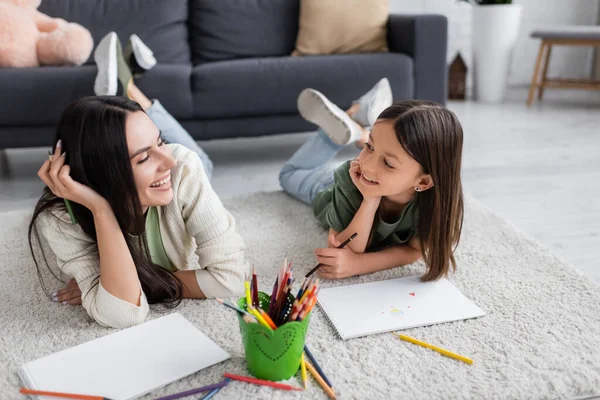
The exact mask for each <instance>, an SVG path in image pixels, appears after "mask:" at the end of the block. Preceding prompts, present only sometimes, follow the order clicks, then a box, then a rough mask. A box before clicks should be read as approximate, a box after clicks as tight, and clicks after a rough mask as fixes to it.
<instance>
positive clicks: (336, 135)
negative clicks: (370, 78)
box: [298, 89, 351, 145]
mask: <svg viewBox="0 0 600 400" xmlns="http://www.w3.org/2000/svg"><path fill="white" fill-rule="evenodd" d="M332 106H333V107H335V108H337V107H336V106H334V105H333V103H331V102H330V101H329V100H327V98H325V96H323V95H322V94H321V93H319V92H318V91H316V90H314V89H304V90H303V91H302V92H300V95H299V96H298V111H299V112H300V115H301V116H302V117H303V118H304V119H305V120H307V121H309V122H312V123H313V124H315V125H317V126H319V127H321V129H323V131H324V132H325V133H326V134H327V136H329V138H330V139H331V140H332V141H333V142H334V143H337V144H339V145H345V144H348V141H349V140H350V136H351V132H350V128H349V127H348V125H347V124H346V122H344V120H343V119H342V117H341V116H339V115H337V113H336V112H334V111H332V110H335V108H333V107H332ZM342 112H343V111H342Z"/></svg>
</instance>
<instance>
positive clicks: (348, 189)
mask: <svg viewBox="0 0 600 400" xmlns="http://www.w3.org/2000/svg"><path fill="white" fill-rule="evenodd" d="M350 162H351V161H348V162H345V163H344V164H342V165H341V166H340V167H339V168H338V169H337V170H336V171H335V172H334V184H333V186H331V187H330V188H328V189H325V190H323V191H322V192H320V193H319V194H317V196H316V197H315V198H314V200H313V202H312V207H313V213H314V215H315V217H316V218H317V220H318V221H319V222H320V223H321V224H322V225H323V226H325V227H327V228H332V229H333V230H335V231H337V232H341V231H343V230H344V229H346V227H347V226H348V225H350V222H352V219H353V218H354V215H356V212H357V211H358V209H359V207H360V205H361V203H362V200H363V196H362V194H361V193H360V191H359V190H358V188H357V187H356V185H354V182H352V178H351V177H350V173H349V170H350ZM417 211H418V210H417V204H416V201H415V200H414V199H413V200H411V201H410V202H409V203H408V204H407V205H406V207H404V209H403V210H402V213H401V214H400V215H399V216H398V217H397V218H396V219H395V220H394V221H387V222H386V221H384V220H383V219H381V217H379V215H377V217H376V220H375V221H374V222H373V233H372V240H371V242H370V244H369V248H368V249H367V250H377V249H381V248H384V247H388V246H393V245H395V244H402V243H406V242H407V241H408V240H409V239H410V238H411V237H412V236H413V235H415V234H416V227H417V221H418V212H417Z"/></svg>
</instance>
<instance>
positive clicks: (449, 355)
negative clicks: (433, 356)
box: [392, 332, 473, 365]
mask: <svg viewBox="0 0 600 400" xmlns="http://www.w3.org/2000/svg"><path fill="white" fill-rule="evenodd" d="M392 334H393V335H394V336H398V337H399V338H400V339H402V340H406V341H407V342H410V343H413V344H417V345H419V346H423V347H425V348H428V349H431V350H433V351H437V352H438V353H440V354H443V355H445V356H447V357H450V358H454V359H455V360H459V361H462V362H465V363H467V364H469V365H472V364H473V360H471V359H470V358H467V357H464V356H461V355H458V354H456V353H452V352H450V351H448V350H444V349H442V348H439V347H436V346H433V345H431V344H429V343H425V342H422V341H420V340H417V339H415V338H412V337H410V336H406V335H401V334H398V333H394V332H392Z"/></svg>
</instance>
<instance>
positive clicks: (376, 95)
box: [352, 78, 394, 127]
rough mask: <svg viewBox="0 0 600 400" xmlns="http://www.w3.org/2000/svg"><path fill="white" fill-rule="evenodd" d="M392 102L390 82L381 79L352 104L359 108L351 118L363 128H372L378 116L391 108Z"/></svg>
mask: <svg viewBox="0 0 600 400" xmlns="http://www.w3.org/2000/svg"><path fill="white" fill-rule="evenodd" d="M393 101H394V98H393V96H392V88H391V86H390V81H389V80H388V79H387V78H383V79H381V80H380V81H379V82H377V83H376V84H375V86H373V87H372V88H371V90H369V91H368V92H367V93H365V94H363V95H362V96H361V97H360V99H358V100H356V101H354V102H353V103H358V104H360V108H359V109H358V111H357V112H356V114H354V115H353V116H352V118H353V119H354V120H355V121H356V122H358V123H359V124H360V125H362V126H364V127H367V126H373V124H374V123H375V121H377V117H379V114H381V112H382V111H383V110H385V109H386V108H388V107H389V106H391V105H392V102H393Z"/></svg>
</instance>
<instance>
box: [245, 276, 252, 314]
mask: <svg viewBox="0 0 600 400" xmlns="http://www.w3.org/2000/svg"><path fill="white" fill-rule="evenodd" d="M244 289H246V308H247V309H250V307H252V296H250V282H248V281H244Z"/></svg>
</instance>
